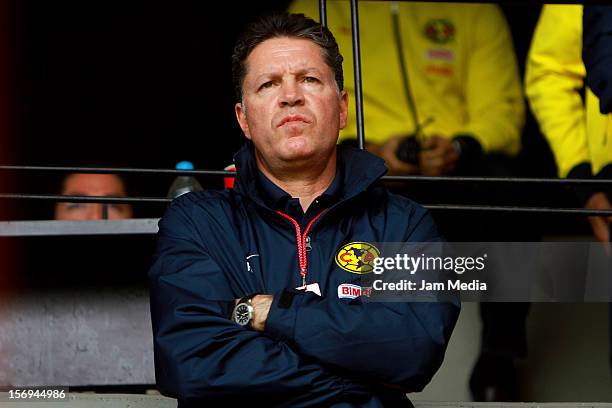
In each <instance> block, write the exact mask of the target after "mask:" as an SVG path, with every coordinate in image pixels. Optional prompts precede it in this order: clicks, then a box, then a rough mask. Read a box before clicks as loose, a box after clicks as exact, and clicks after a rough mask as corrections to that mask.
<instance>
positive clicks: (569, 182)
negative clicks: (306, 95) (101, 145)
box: [0, 166, 612, 197]
mask: <svg viewBox="0 0 612 408" xmlns="http://www.w3.org/2000/svg"><path fill="white" fill-rule="evenodd" d="M2 170H5V171H32V172H48V171H59V172H69V173H102V174H106V173H123V174H138V173H142V174H153V175H159V174H171V175H192V176H223V177H236V172H233V171H225V170H170V169H144V168H125V167H117V168H110V167H109V168H107V167H105V168H101V167H63V166H60V167H55V166H0V171H2ZM382 180H385V181H418V182H421V181H427V182H429V181H432V182H462V183H464V182H470V183H473V182H479V183H480V182H483V183H491V182H493V183H519V184H520V183H524V184H539V183H541V184H562V185H563V184H567V185H581V184H589V185H608V184H612V179H611V180H603V179H557V178H554V179H551V178H534V177H526V178H520V177H455V176H440V177H428V176H384V177H383V178H382ZM0 197H1V196H0Z"/></svg>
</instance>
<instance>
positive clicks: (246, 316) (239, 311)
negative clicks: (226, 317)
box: [234, 303, 251, 326]
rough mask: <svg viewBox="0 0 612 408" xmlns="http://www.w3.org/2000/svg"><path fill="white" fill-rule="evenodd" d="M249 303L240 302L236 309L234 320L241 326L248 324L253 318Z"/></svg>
mask: <svg viewBox="0 0 612 408" xmlns="http://www.w3.org/2000/svg"><path fill="white" fill-rule="evenodd" d="M249 309H250V308H249V305H247V304H246V303H240V304H239V305H238V306H236V309H235V310H234V321H235V322H236V323H238V324H239V325H241V326H246V325H247V324H249V321H250V320H251V311H250V310H249Z"/></svg>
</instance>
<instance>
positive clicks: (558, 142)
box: [525, 4, 612, 366]
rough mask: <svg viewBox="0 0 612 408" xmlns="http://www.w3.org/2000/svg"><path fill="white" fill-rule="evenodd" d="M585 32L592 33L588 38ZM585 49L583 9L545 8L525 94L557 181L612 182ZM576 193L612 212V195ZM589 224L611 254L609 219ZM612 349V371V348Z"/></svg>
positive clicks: (607, 134)
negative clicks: (548, 149) (550, 154)
mask: <svg viewBox="0 0 612 408" xmlns="http://www.w3.org/2000/svg"><path fill="white" fill-rule="evenodd" d="M591 17H595V16H594V15H591ZM587 21H589V19H588V18H587V15H585V23H586V22H587ZM559 27H562V29H559ZM584 28H585V46H590V45H592V46H595V45H594V44H593V43H592V40H593V38H594V37H591V36H590V35H594V33H593V31H591V30H593V29H596V27H594V26H589V28H588V30H587V26H586V25H585V26H584ZM586 31H589V32H590V35H589V36H588V39H587V33H586ZM582 44H583V6H582V5H550V4H547V5H544V7H543V9H542V13H541V15H540V19H539V21H538V24H537V26H536V30H535V32H534V35H533V39H532V43H531V48H530V50H529V55H528V58H527V64H526V73H525V90H526V93H527V98H528V100H529V105H530V107H531V110H532V111H533V113H534V115H535V117H536V119H537V121H538V123H539V125H540V129H541V130H542V133H543V134H544V136H545V137H546V139H547V140H548V143H549V145H550V147H551V149H552V151H553V153H554V156H555V161H556V163H557V168H558V174H559V177H561V178H579V179H589V178H601V179H611V178H612V115H610V114H609V113H608V112H605V109H604V107H605V106H606V103H604V102H603V101H602V104H601V109H602V110H603V113H602V112H600V100H599V99H598V98H597V96H596V95H595V94H594V93H593V89H592V88H591V87H589V86H586V84H585V80H586V78H587V70H586V68H585V64H584V62H583V59H582V56H583V47H582ZM599 45H601V44H599ZM603 51H604V52H606V50H605V49H604V50H603ZM593 52H595V49H594V48H589V49H584V56H585V61H588V62H590V63H595V62H601V60H600V59H597V58H594V55H593V54H592V53H593ZM607 52H612V50H607ZM611 69H612V68H611V67H608V70H609V71H610V70H611ZM593 74H595V78H597V77H598V76H599V78H601V76H600V75H599V74H601V72H595V71H593ZM603 74H604V75H605V74H606V73H605V72H603ZM595 78H591V79H592V82H590V83H589V85H590V84H594V86H593V88H594V89H598V91H601V92H602V95H604V94H605V87H603V86H598V85H597V83H599V85H603V84H602V83H601V82H600V81H597V80H596V79H595ZM607 92H609V89H608V90H607ZM575 191H576V196H577V198H578V200H579V202H580V205H582V206H584V208H587V209H600V210H610V209H612V205H611V204H610V197H609V193H610V192H609V191H605V189H603V188H602V186H596V187H594V186H580V187H577V188H576V189H575ZM588 220H589V223H590V225H591V229H592V231H593V236H594V238H595V239H596V240H597V241H599V242H601V243H603V244H604V245H605V246H606V250H607V251H608V252H609V241H610V220H611V218H610V217H606V216H596V217H588ZM579 267H580V268H582V267H584V265H580V266H579ZM579 272H580V271H578V270H577V276H576V282H577V285H582V286H583V287H584V279H585V276H584V274H583V273H579ZM611 317H612V314H611ZM611 327H612V325H611ZM611 339H612V337H611ZM610 350H611V357H610V360H611V361H610V362H611V366H612V343H611V345H610Z"/></svg>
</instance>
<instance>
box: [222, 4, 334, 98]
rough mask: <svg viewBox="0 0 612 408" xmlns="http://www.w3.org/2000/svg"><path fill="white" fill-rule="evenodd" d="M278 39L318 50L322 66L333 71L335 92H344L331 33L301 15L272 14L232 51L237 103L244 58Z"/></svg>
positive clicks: (248, 30) (246, 33) (249, 28)
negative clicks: (302, 42)
mask: <svg viewBox="0 0 612 408" xmlns="http://www.w3.org/2000/svg"><path fill="white" fill-rule="evenodd" d="M278 37H290V38H291V37H293V38H303V39H306V40H310V41H312V42H314V43H315V44H317V45H318V46H319V47H321V50H322V51H323V58H324V59H325V63H326V64H327V65H328V66H329V67H330V68H331V69H332V71H334V75H335V78H336V84H337V85H338V89H340V90H343V89H344V75H343V73H342V60H343V58H342V55H340V50H339V49H338V43H336V39H335V38H334V36H333V34H332V33H331V31H329V29H328V28H327V27H323V26H322V25H321V24H319V23H317V22H316V21H314V20H313V19H311V18H310V17H306V16H305V15H304V14H289V13H281V14H271V15H268V16H265V17H262V18H260V19H259V20H256V21H254V22H252V23H251V24H249V25H248V26H247V27H246V29H245V31H244V33H243V34H242V35H241V36H240V38H239V39H238V41H237V42H236V46H235V47H234V53H233V55H232V79H233V81H234V91H235V92H236V98H238V101H241V100H242V84H243V82H244V77H245V76H246V71H247V66H246V60H247V58H248V57H249V55H250V54H251V52H252V51H253V50H254V49H255V47H257V46H258V45H259V44H261V43H262V42H264V41H266V40H269V39H271V38H278Z"/></svg>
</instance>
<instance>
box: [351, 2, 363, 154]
mask: <svg viewBox="0 0 612 408" xmlns="http://www.w3.org/2000/svg"><path fill="white" fill-rule="evenodd" d="M351 29H352V34H353V65H354V68H355V106H356V108H357V144H358V145H359V148H360V149H363V148H365V134H364V130H363V94H362V91H361V53H360V46H359V12H358V10H357V0H351Z"/></svg>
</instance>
